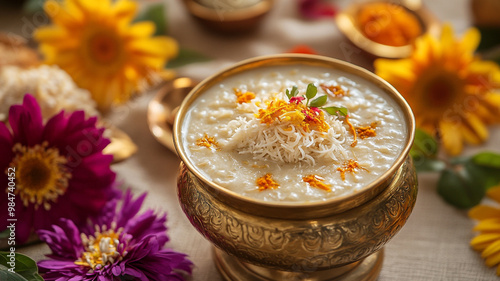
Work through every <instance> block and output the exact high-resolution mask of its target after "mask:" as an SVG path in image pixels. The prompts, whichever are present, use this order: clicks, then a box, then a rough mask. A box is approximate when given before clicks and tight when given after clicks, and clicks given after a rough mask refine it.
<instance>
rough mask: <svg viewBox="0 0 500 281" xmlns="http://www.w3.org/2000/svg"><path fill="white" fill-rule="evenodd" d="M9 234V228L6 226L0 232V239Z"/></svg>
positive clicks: (7, 236)
mask: <svg viewBox="0 0 500 281" xmlns="http://www.w3.org/2000/svg"><path fill="white" fill-rule="evenodd" d="M9 236H10V229H8V228H6V229H5V230H3V231H2V232H0V239H5V238H9Z"/></svg>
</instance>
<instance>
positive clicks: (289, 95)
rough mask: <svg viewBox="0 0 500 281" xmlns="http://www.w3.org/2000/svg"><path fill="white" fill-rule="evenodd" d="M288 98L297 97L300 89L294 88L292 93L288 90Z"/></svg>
mask: <svg viewBox="0 0 500 281" xmlns="http://www.w3.org/2000/svg"><path fill="white" fill-rule="evenodd" d="M285 93H286V96H287V97H288V99H289V100H290V99H292V98H293V97H295V96H297V94H298V93H299V89H297V86H293V87H292V91H289V90H288V89H286V92H285Z"/></svg>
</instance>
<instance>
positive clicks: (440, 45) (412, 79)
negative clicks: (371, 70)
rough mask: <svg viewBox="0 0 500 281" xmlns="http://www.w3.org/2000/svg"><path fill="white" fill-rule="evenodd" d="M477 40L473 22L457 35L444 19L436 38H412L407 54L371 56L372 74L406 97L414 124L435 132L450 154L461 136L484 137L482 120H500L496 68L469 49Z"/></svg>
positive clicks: (460, 146)
mask: <svg viewBox="0 0 500 281" xmlns="http://www.w3.org/2000/svg"><path fill="white" fill-rule="evenodd" d="M479 40H480V34H479V32H478V31H477V30H476V29H474V28H471V29H469V30H468V31H467V32H466V33H465V35H464V36H463V37H462V38H461V40H460V39H456V38H455V37H454V34H453V30H452V28H451V26H449V25H445V26H444V27H443V30H442V33H441V38H440V39H436V38H434V37H432V36H431V35H429V34H426V35H424V36H422V37H421V38H419V39H417V41H416V42H415V48H414V51H413V53H412V54H411V56H410V57H409V58H407V59H401V60H387V59H377V60H376V61H375V72H376V74H378V75H379V76H381V77H382V78H384V79H385V80H387V81H388V82H389V83H391V84H392V85H393V86H394V87H395V88H396V89H398V91H399V92H400V93H401V94H402V95H403V96H404V97H405V98H406V100H407V101H408V103H409V104H410V106H411V107H412V109H413V112H414V114H415V118H416V122H417V126H418V127H420V128H422V129H423V130H425V131H427V132H428V133H430V134H433V135H436V136H438V137H440V139H441V141H442V144H443V146H444V148H445V150H446V151H447V152H448V154H450V155H457V154H460V153H461V152H462V149H463V144H464V142H467V143H470V144H479V143H481V142H483V141H484V140H486V139H487V138H488V129H487V127H486V125H487V124H492V123H499V122H500V94H499V93H498V89H499V88H500V68H499V67H498V65H497V64H495V63H494V62H489V61H483V60H481V59H480V58H479V57H478V56H476V55H475V54H474V51H475V49H476V48H477V46H478V44H479Z"/></svg>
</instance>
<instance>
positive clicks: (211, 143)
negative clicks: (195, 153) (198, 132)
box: [196, 134, 219, 150]
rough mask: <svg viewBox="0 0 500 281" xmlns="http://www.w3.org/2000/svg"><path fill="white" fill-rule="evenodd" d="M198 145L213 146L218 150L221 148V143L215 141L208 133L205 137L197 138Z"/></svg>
mask: <svg viewBox="0 0 500 281" xmlns="http://www.w3.org/2000/svg"><path fill="white" fill-rule="evenodd" d="M196 145H197V146H204V147H206V148H212V146H213V147H214V148H215V149H216V150H219V143H218V142H217V141H215V138H214V137H209V136H208V135H207V134H205V136H204V137H203V138H200V139H197V140H196Z"/></svg>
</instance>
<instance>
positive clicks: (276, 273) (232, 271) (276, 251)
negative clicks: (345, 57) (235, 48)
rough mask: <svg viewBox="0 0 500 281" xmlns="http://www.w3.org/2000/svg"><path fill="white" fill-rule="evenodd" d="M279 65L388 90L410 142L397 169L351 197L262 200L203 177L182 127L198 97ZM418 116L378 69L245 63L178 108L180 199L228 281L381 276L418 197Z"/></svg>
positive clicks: (318, 61) (325, 61)
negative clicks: (390, 245) (331, 72)
mask: <svg viewBox="0 0 500 281" xmlns="http://www.w3.org/2000/svg"><path fill="white" fill-rule="evenodd" d="M276 65H294V66H297V65H315V66H321V67H326V68H331V69H339V70H342V71H344V72H347V73H351V74H354V75H356V76H358V77H361V78H364V79H365V80H366V81H367V83H372V84H374V85H375V86H376V87H379V88H381V89H383V90H384V91H385V92H386V93H387V94H388V95H389V96H390V97H391V98H393V99H394V101H395V102H396V104H397V105H398V106H400V108H401V109H402V112H403V115H404V120H403V121H404V122H405V123H406V124H407V126H406V127H407V128H406V130H407V131H406V142H405V145H404V147H402V152H401V154H400V155H399V157H398V158H397V159H396V161H395V162H394V164H393V166H392V167H391V168H390V169H389V170H387V171H386V172H385V173H384V174H383V175H381V176H380V177H379V178H378V179H377V180H375V181H374V182H372V183H371V184H368V185H367V186H365V187H364V188H362V189H360V190H359V191H356V192H354V193H351V194H349V195H344V196H339V197H334V198H331V199H328V200H325V201H314V202H304V203H289V202H263V201H259V200H255V199H252V198H248V197H245V196H242V195H239V194H237V193H234V192H232V191H230V190H228V189H226V188H223V187H221V186H219V185H217V184H215V183H213V182H211V181H210V180H208V179H207V178H206V177H204V176H203V175H202V174H201V173H200V172H199V171H198V170H197V169H196V167H195V166H194V165H193V163H192V162H191V161H190V159H189V157H188V155H187V153H186V151H184V149H183V146H182V139H183V136H182V134H183V131H182V124H183V122H184V119H185V115H186V112H187V110H188V108H189V107H190V105H191V104H192V103H193V101H194V100H195V99H197V98H198V97H200V96H201V95H202V94H203V93H204V92H205V91H206V90H207V89H208V88H210V87H211V86H213V85H215V84H217V83H220V82H221V81H223V80H224V79H226V78H227V77H230V76H232V75H235V74H237V73H241V72H245V71H247V70H249V69H255V68H261V67H267V66H276ZM414 131H415V124H414V117H413V114H412V112H411V110H410V107H409V106H408V104H407V103H406V101H405V100H404V99H403V98H402V97H401V95H400V94H399V93H398V92H397V91H396V90H395V89H394V88H393V87H392V86H391V85H389V84H388V83H387V82H385V81H384V80H382V79H381V78H379V77H378V76H376V75H374V74H373V73H371V72H369V71H367V70H365V69H362V68H360V67H357V66H354V65H352V64H349V63H346V62H343V61H339V60H336V59H331V58H326V57H321V56H313V55H299V54H295V55H294V54H286V55H274V56H267V57H258V58H254V59H250V60H246V61H243V62H241V63H239V64H237V65H235V66H233V67H230V68H228V69H226V70H224V71H222V72H219V73H217V74H215V75H213V76H211V77H209V78H207V79H205V80H204V81H202V82H201V83H200V84H198V85H197V86H196V87H195V88H194V89H193V90H192V91H191V92H190V94H189V95H188V96H187V97H186V99H185V100H184V101H183V103H182V104H181V106H180V109H179V112H178V114H177V116H176V119H175V122H174V129H173V134H174V144H175V147H176V150H177V153H178V155H179V157H180V158H181V160H182V163H181V166H180V172H179V176H178V180H177V187H178V197H179V201H180V204H181V207H182V209H183V210H184V212H185V214H186V216H187V218H188V219H189V220H190V222H191V224H192V225H193V226H194V227H195V228H196V229H197V230H198V231H199V232H200V233H201V234H202V235H203V236H204V237H205V238H206V239H208V240H209V241H210V242H212V243H213V244H214V245H215V246H216V248H215V255H214V256H215V262H216V265H217V267H218V268H219V271H220V272H221V274H222V275H223V277H224V278H225V279H226V280H284V279H293V280H375V279H376V278H377V276H378V274H379V272H380V269H381V266H382V260H383V246H384V245H385V243H387V242H388V241H389V240H390V239H391V238H392V237H393V236H394V235H395V234H396V233H397V232H398V231H399V230H400V229H401V227H402V226H403V225H404V224H405V222H406V220H407V219H408V217H409V216H410V213H411V211H412V209H413V206H414V204H415V200H416V197H417V178H416V173H415V169H414V166H413V163H412V161H411V158H410V156H409V154H408V153H409V150H410V147H411V145H412V142H413V137H414Z"/></svg>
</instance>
